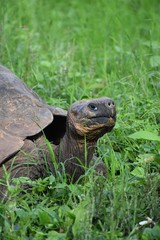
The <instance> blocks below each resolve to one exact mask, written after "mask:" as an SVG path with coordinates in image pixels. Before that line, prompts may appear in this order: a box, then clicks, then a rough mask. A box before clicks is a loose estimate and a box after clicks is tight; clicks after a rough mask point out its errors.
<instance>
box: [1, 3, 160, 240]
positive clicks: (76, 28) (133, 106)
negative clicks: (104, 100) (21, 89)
mask: <svg viewBox="0 0 160 240" xmlns="http://www.w3.org/2000/svg"><path fill="white" fill-rule="evenodd" d="M159 13H160V2H159V1H158V0H153V1H150V0H144V1H142V0H117V1H116V0H115V1H114V0H107V1H105V0H97V1H96V0H92V1H91V0H89V1H86V0H81V1H78V0H68V1H66V0H60V1H54V0H53V1H51V0H49V1H44V0H17V1H13V0H9V1H8V0H0V61H1V63H2V64H3V65H5V66H7V67H8V68H10V69H11V70H12V71H14V72H15V73H16V74H17V75H18V76H19V77H20V78H21V79H23V80H24V81H25V82H26V84H27V85H28V86H30V87H31V88H32V89H33V90H34V91H36V92H37V93H38V94H39V95H40V96H41V97H42V98H43V99H44V100H45V101H46V102H47V103H49V104H52V105H56V106H59V107H62V108H65V109H67V108H68V106H69V105H70V104H71V103H73V102H74V101H76V100H79V99H84V98H92V97H100V96H109V97H112V98H113V99H114V100H115V102H116V106H117V124H116V127H115V129H114V130H113V132H111V133H109V134H107V135H105V136H104V137H103V138H101V139H100V140H99V142H98V146H97V151H96V155H97V157H98V158H100V159H101V160H103V161H104V163H105V164H106V169H107V178H103V177H102V176H96V175H95V173H94V170H93V169H89V170H88V171H86V174H85V176H84V177H83V181H82V182H81V183H77V184H67V183H66V178H65V174H64V176H59V177H55V176H52V175H50V174H49V175H48V177H47V178H45V179H38V180H37V181H30V180H29V179H26V178H20V179H18V180H15V181H16V183H17V184H16V186H9V187H8V191H9V198H8V200H7V201H6V202H5V203H4V202H1V203H0V236H1V237H0V238H1V239H5V240H15V239H17V240H31V239H32V240H43V239H47V240H52V239H55V240H63V239H68V240H70V239H74V240H80V239H83V240H84V239H85V240H116V239H127V240H137V239H142V240H158V239H160V187H159V186H160V175H159V171H160V136H159V135H160V27H159V26H160V15H159ZM24 182H25V183H26V182H27V183H29V184H30V185H31V186H32V187H31V189H30V191H29V192H26V191H23V194H20V193H22V189H21V184H23V183H24Z"/></svg>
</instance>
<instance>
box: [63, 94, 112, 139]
mask: <svg viewBox="0 0 160 240" xmlns="http://www.w3.org/2000/svg"><path fill="white" fill-rule="evenodd" d="M67 118H68V125H69V129H70V130H71V131H72V133H73V134H75V135H77V137H80V138H84V136H86V138H87V139H90V140H97V139H98V138H99V137H101V136H103V135H104V134H105V133H107V132H110V131H111V130H112V129H113V127H114V125H115V122H116V109H115V105H114V101H113V100H112V99H110V98H107V97H102V98H95V99H90V100H80V101H77V102H75V103H74V104H73V105H72V106H71V107H70V109H69V111H68V117H67Z"/></svg>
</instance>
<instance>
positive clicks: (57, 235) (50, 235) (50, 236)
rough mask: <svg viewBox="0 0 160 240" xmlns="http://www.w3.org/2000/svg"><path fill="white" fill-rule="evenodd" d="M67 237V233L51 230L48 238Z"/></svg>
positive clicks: (50, 239) (61, 238)
mask: <svg viewBox="0 0 160 240" xmlns="http://www.w3.org/2000/svg"><path fill="white" fill-rule="evenodd" d="M65 239H66V234H65V233H59V232H56V231H50V232H49V233H48V238H47V240H65Z"/></svg>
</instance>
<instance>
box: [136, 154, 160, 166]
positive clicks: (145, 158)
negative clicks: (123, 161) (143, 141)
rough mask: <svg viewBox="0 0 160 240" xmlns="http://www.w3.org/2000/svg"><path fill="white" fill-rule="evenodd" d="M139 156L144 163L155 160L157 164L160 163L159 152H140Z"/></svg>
mask: <svg viewBox="0 0 160 240" xmlns="http://www.w3.org/2000/svg"><path fill="white" fill-rule="evenodd" d="M139 157H140V159H141V160H142V161H143V162H145V163H149V162H153V161H155V162H157V163H158V164H160V154H152V153H148V154H140V155H139Z"/></svg>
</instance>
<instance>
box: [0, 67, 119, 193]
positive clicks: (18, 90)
mask: <svg viewBox="0 0 160 240" xmlns="http://www.w3.org/2000/svg"><path fill="white" fill-rule="evenodd" d="M115 121H116V110H115V106H114V102H113V100H112V99H110V98H107V97H101V98H95V99H90V100H80V101H77V102H75V103H73V105H71V107H70V108H69V110H68V112H66V111H65V110H63V109H61V108H58V107H54V106H49V105H47V104H46V103H44V102H43V100H42V99H41V98H40V97H39V96H38V95H37V94H36V93H35V92H33V91H32V90H31V89H29V88H28V87H27V86H26V85H25V84H24V83H23V82H22V81H21V80H20V79H19V78H17V77H16V76H15V75H14V74H13V73H12V72H10V71H9V70H8V69H7V68H5V67H4V66H2V65H0V178H3V176H4V172H5V171H8V172H9V173H10V176H11V178H13V177H14V178H17V177H20V176H25V177H29V178H31V179H37V178H40V177H45V176H47V173H48V169H49V171H50V172H52V173H53V174H55V166H54V161H53V155H54V156H55V160H56V162H57V165H62V164H61V163H63V166H64V168H65V172H66V174H67V175H68V176H70V179H72V180H73V181H76V180H77V179H78V178H79V177H80V176H81V175H82V174H83V173H84V169H85V168H86V167H88V166H89V164H90V162H91V160H92V158H93V155H94V150H95V145H96V142H97V140H98V138H100V137H101V136H103V135H104V134H105V133H107V132H110V131H111V130H112V129H113V127H114V125H115ZM49 142H50V144H48V143H49ZM51 146H52V148H51ZM52 151H53V152H52ZM53 153H54V154H53ZM59 163H60V164H59ZM4 169H5V171H4ZM1 190H2V187H1V186H0V191H1Z"/></svg>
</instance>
